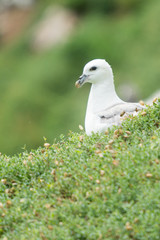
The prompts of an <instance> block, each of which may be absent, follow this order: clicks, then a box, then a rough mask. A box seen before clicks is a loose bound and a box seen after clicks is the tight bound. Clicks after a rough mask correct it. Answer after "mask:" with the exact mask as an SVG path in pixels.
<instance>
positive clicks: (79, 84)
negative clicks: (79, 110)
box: [75, 74, 88, 88]
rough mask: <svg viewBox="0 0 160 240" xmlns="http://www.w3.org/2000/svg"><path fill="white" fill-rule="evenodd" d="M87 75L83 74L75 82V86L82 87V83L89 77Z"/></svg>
mask: <svg viewBox="0 0 160 240" xmlns="http://www.w3.org/2000/svg"><path fill="white" fill-rule="evenodd" d="M87 77H88V76H87V75H85V74H83V75H81V76H80V77H79V79H78V81H77V82H76V83H75V86H76V87H77V88H80V87H82V85H83V84H84V83H85V81H86V79H87Z"/></svg>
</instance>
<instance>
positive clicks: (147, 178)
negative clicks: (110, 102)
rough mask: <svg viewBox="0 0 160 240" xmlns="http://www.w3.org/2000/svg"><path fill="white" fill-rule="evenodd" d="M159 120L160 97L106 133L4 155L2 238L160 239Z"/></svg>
mask: <svg viewBox="0 0 160 240" xmlns="http://www.w3.org/2000/svg"><path fill="white" fill-rule="evenodd" d="M159 126H160V100H159V101H157V102H156V103H154V104H153V106H149V107H147V108H146V109H145V110H143V111H142V112H140V113H139V115H138V116H137V117H134V118H133V117H130V118H128V119H126V121H124V123H123V125H122V127H120V128H117V127H114V128H113V129H111V130H109V131H108V132H106V134H105V135H103V134H101V135H99V134H93V135H92V136H86V134H85V133H84V132H83V130H82V131H81V132H80V133H72V132H70V133H69V134H68V136H67V137H64V136H60V141H59V142H55V143H54V144H53V145H50V144H49V143H47V142H45V144H44V147H43V148H39V149H37V150H32V151H31V152H26V151H24V152H23V153H21V154H19V155H15V156H13V157H9V156H5V155H1V157H0V178H1V181H0V236H1V239H3V240H10V239H12V240H17V239H21V240H23V239H25V240H27V239H30V240H35V239H42V240H53V239H56V240H106V239H109V240H113V239H115V240H117V239H120V240H122V239H123V240H125V239H126V240H128V239H132V240H133V239H134V240H152V239H154V240H156V239H157V240H159V236H160V218H159V212H160V191H159V189H160V131H159ZM45 141H47V140H46V139H45Z"/></svg>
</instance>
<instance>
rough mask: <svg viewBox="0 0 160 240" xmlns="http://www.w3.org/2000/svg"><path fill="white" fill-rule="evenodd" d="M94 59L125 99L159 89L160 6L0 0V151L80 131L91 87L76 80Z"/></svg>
mask: <svg viewBox="0 0 160 240" xmlns="http://www.w3.org/2000/svg"><path fill="white" fill-rule="evenodd" d="M94 58H104V59H106V60H107V61H108V62H109V63H110V64H111V66H112V68H113V71H114V77H115V85H116V88H117V92H118V93H119V95H120V96H121V98H123V99H124V100H130V101H132V100H133V101H138V100H140V99H145V98H147V97H149V96H150V95H151V94H152V93H153V92H154V91H156V90H158V89H160V1H159V0H98V1H97V0H81V1H80V0H61V1H60V0H53V1H49V0H48V1H47V0H46V1H44V0H42V1H38V0H37V1H32V0H19V1H18V0H0V152H2V153H6V154H14V153H18V152H20V151H22V148H23V147H24V146H25V148H27V149H28V150H30V149H31V148H36V147H38V146H39V145H42V144H43V142H44V140H43V136H45V137H46V138H47V141H49V142H51V143H52V142H53V141H54V139H55V138H58V136H59V135H60V134H62V133H63V134H67V132H68V131H69V130H73V131H79V129H78V125H79V124H82V125H83V124H84V117H85V110H86V103H87V98H88V93H89V87H90V86H89V85H87V84H86V85H85V86H84V87H83V88H82V89H79V90H78V89H75V87H74V83H75V81H76V80H77V78H78V77H79V75H81V73H82V69H83V66H84V65H85V64H86V63H87V62H88V61H90V60H92V59H94Z"/></svg>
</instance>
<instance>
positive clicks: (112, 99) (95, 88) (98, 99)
mask: <svg viewBox="0 0 160 240" xmlns="http://www.w3.org/2000/svg"><path fill="white" fill-rule="evenodd" d="M120 101H121V100H120V98H119V97H118V96H117V94H116V91H115V87H114V83H113V82H109V83H107V81H106V82H102V83H98V84H92V86H91V90H90V94H89V99H88V106H87V110H88V111H90V112H92V113H93V114H94V113H97V112H100V111H103V110H105V109H106V108H108V107H110V106H112V105H114V104H116V103H118V102H120Z"/></svg>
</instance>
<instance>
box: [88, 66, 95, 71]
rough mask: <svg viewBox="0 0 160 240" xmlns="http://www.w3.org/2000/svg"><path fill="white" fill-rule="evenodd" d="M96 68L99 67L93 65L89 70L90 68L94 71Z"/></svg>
mask: <svg viewBox="0 0 160 240" xmlns="http://www.w3.org/2000/svg"><path fill="white" fill-rule="evenodd" d="M96 69H97V67H95V66H94V67H91V68H90V69H89V70H90V71H94V70H96Z"/></svg>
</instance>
